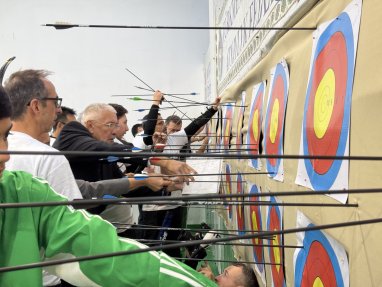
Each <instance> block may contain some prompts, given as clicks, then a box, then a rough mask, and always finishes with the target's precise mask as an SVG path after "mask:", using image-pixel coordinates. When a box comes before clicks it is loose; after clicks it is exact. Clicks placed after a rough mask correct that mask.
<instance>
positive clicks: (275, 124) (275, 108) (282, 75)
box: [264, 60, 289, 181]
mask: <svg viewBox="0 0 382 287" xmlns="http://www.w3.org/2000/svg"><path fill="white" fill-rule="evenodd" d="M271 75H272V76H271V82H270V92H269V97H268V106H267V112H266V115H265V130H264V151H265V154H268V155H282V154H283V141H284V139H283V138H284V120H285V112H286V104H287V99H288V89H289V71H288V66H287V64H286V62H285V61H284V60H283V61H281V62H280V63H278V64H277V65H276V67H275V68H274V69H272V71H271ZM265 162H266V168H267V171H268V172H270V174H269V176H270V177H272V178H274V179H276V180H279V181H283V178H284V175H283V173H284V171H283V161H282V159H280V158H267V159H265Z"/></svg>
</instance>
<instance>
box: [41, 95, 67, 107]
mask: <svg viewBox="0 0 382 287" xmlns="http://www.w3.org/2000/svg"><path fill="white" fill-rule="evenodd" d="M39 100H41V101H55V104H56V108H61V104H62V98H59V97H56V98H42V99H39Z"/></svg>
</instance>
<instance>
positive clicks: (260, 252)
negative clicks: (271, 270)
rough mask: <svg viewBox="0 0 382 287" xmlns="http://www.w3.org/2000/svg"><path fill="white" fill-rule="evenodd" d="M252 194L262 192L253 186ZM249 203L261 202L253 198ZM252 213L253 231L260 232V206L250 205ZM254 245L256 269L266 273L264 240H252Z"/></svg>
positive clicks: (255, 197) (257, 198) (261, 228)
mask: <svg viewBox="0 0 382 287" xmlns="http://www.w3.org/2000/svg"><path fill="white" fill-rule="evenodd" d="M249 193H250V194H259V193H260V191H259V189H258V187H257V186H256V185H255V184H253V185H252V186H251V189H250V191H249ZM249 201H253V202H256V201H259V197H257V196H252V197H249ZM249 211H250V224H251V230H253V231H255V232H259V231H262V230H263V226H262V219H261V209H260V206H259V205H250V207H249ZM252 244H253V258H254V260H255V262H256V263H259V264H256V268H257V269H258V272H259V273H263V272H264V265H262V264H261V263H263V262H264V248H263V247H262V246H261V245H263V240H262V239H261V238H252Z"/></svg>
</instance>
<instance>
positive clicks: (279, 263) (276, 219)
mask: <svg viewBox="0 0 382 287" xmlns="http://www.w3.org/2000/svg"><path fill="white" fill-rule="evenodd" d="M270 202H272V203H277V202H278V201H276V199H275V198H274V197H272V196H271V197H270ZM267 209H268V210H267V230H268V231H279V230H282V228H283V226H282V213H283V211H282V208H281V207H280V206H277V205H273V206H268V208H267ZM268 241H269V244H270V245H272V246H271V247H269V248H268V254H269V259H270V263H273V264H275V265H272V266H271V275H272V286H275V287H281V286H282V287H284V286H286V285H285V277H284V250H283V248H281V247H279V246H280V245H283V237H282V235H281V234H278V235H275V236H274V238H273V240H268Z"/></svg>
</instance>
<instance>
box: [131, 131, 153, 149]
mask: <svg viewBox="0 0 382 287" xmlns="http://www.w3.org/2000/svg"><path fill="white" fill-rule="evenodd" d="M143 133H144V132H143V131H142V132H140V133H137V134H136V135H135V137H134V140H133V142H132V144H133V146H135V147H137V148H140V149H151V145H146V144H145V142H144V141H143V139H144V138H145V137H144V136H142V135H143Z"/></svg>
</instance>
